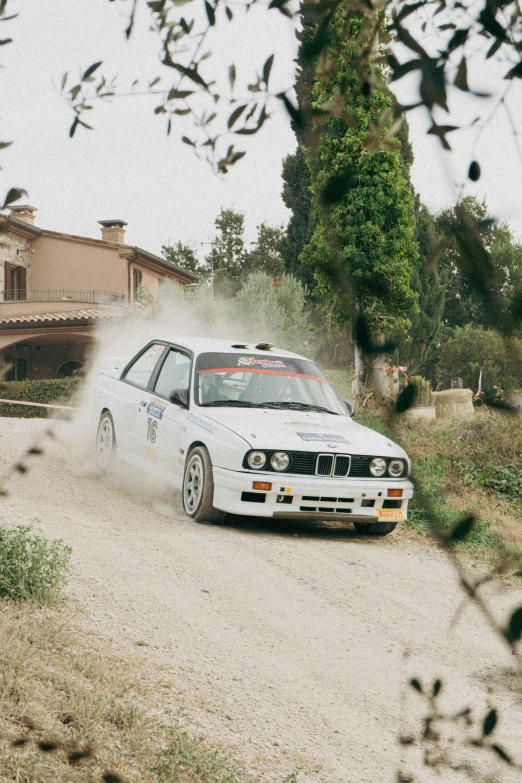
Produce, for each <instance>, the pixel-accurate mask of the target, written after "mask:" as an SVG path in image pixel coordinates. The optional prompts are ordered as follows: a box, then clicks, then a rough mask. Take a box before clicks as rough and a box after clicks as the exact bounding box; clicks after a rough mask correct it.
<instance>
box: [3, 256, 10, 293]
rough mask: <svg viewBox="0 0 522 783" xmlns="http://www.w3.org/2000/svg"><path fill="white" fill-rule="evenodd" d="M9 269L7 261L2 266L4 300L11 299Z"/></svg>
mask: <svg viewBox="0 0 522 783" xmlns="http://www.w3.org/2000/svg"><path fill="white" fill-rule="evenodd" d="M11 268H12V264H9V263H8V262H7V261H6V262H5V264H4V299H6V300H9V299H10V298H11Z"/></svg>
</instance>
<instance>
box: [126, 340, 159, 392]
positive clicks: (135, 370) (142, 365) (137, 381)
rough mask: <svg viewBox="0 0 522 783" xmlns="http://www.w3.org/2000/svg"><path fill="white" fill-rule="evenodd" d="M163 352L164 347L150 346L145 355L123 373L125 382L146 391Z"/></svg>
mask: <svg viewBox="0 0 522 783" xmlns="http://www.w3.org/2000/svg"><path fill="white" fill-rule="evenodd" d="M164 350H165V346H164V345H157V344H154V345H151V346H150V348H147V350H146V351H145V353H142V354H141V356H140V357H139V358H138V359H136V361H135V362H134V364H133V365H131V366H130V367H129V369H128V370H127V372H126V373H125V380H126V381H128V382H129V383H132V385H133V386H139V387H140V389H146V388H147V386H148V383H149V380H150V376H151V375H152V373H153V370H154V368H155V366H156V365H157V363H158V361H159V360H160V357H161V356H162V354H163V351H164Z"/></svg>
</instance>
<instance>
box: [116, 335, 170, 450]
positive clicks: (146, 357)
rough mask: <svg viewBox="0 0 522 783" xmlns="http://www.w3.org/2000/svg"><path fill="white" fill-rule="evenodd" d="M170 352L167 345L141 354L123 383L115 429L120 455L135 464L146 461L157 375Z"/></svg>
mask: <svg viewBox="0 0 522 783" xmlns="http://www.w3.org/2000/svg"><path fill="white" fill-rule="evenodd" d="M166 351H167V346H166V344H165V343H159V342H154V343H152V344H151V345H148V346H147V347H146V348H144V349H143V351H141V353H140V354H138V356H137V357H136V359H134V361H133V362H132V363H131V364H130V365H129V366H128V367H127V369H126V370H125V371H124V374H123V376H122V378H121V382H120V389H119V391H120V395H119V396H120V400H119V410H118V411H117V415H116V420H115V428H116V441H117V444H118V451H119V452H123V453H122V454H121V456H122V457H123V458H124V459H125V458H127V459H130V461H132V462H136V461H139V460H141V459H143V458H144V456H145V455H144V451H143V444H144V441H145V435H146V431H147V414H146V408H147V405H148V403H149V400H150V397H151V394H150V391H149V387H150V384H151V382H152V378H153V374H154V371H155V370H156V369H157V367H158V364H159V362H160V360H161V358H162V357H163V355H164V354H165V353H166Z"/></svg>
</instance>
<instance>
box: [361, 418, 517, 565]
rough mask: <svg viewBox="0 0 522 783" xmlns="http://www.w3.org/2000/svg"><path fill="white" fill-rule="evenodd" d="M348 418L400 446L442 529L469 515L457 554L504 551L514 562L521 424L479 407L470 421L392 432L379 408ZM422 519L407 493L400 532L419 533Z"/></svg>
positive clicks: (413, 424) (425, 524) (405, 426)
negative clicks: (470, 521) (469, 529)
mask: <svg viewBox="0 0 522 783" xmlns="http://www.w3.org/2000/svg"><path fill="white" fill-rule="evenodd" d="M356 420H357V421H358V422H360V423H361V424H364V425H366V426H368V427H371V428H372V429H375V430H377V431H378V432H380V433H381V434H383V435H386V436H387V437H389V438H391V439H393V440H395V441H397V442H399V443H400V444H401V446H403V448H404V449H405V450H406V452H407V453H408V455H409V457H410V458H411V460H412V468H413V473H414V478H415V481H416V482H418V484H419V486H421V487H422V489H423V492H424V495H425V497H426V499H427V500H428V501H429V503H430V505H431V507H432V508H433V509H434V510H435V512H436V515H437V519H438V521H439V523H440V525H441V527H442V528H443V530H444V531H446V532H449V531H450V530H451V529H452V528H453V527H454V526H455V524H456V522H457V521H458V520H459V519H460V518H461V517H462V516H463V514H468V513H472V514H474V515H475V517H476V519H477V523H476V525H475V527H474V528H473V530H472V532H471V534H470V536H469V537H468V538H467V539H466V540H465V541H464V542H462V543H460V544H458V547H459V548H460V549H462V550H467V551H468V552H469V553H470V554H472V555H473V556H480V557H484V558H489V559H491V558H492V557H499V556H501V555H504V554H505V553H506V552H508V553H509V554H511V555H512V556H513V557H514V559H515V560H518V561H519V562H521V561H522V525H521V524H520V521H519V520H520V518H521V516H522V472H521V470H522V420H521V419H518V418H516V417H514V416H511V415H509V414H506V413H504V412H500V411H497V410H495V409H491V408H487V407H483V408H479V409H476V410H475V413H474V415H473V418H472V419H468V420H458V419H455V420H444V419H436V420H426V419H420V418H419V419H409V420H404V421H399V422H398V423H397V427H396V429H395V431H392V430H391V428H390V426H389V425H388V424H387V422H386V412H385V411H382V410H379V409H376V410H365V411H361V412H358V413H357V416H356ZM429 522H430V520H429V519H428V518H427V512H426V510H425V508H424V506H423V505H422V504H421V502H420V493H419V492H417V493H414V495H413V498H412V500H411V501H410V503H409V507H408V521H407V522H406V524H405V527H406V528H408V529H410V530H412V531H413V532H415V533H418V534H421V535H426V534H427V533H428V531H429Z"/></svg>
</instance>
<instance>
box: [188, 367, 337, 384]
mask: <svg viewBox="0 0 522 783" xmlns="http://www.w3.org/2000/svg"><path fill="white" fill-rule="evenodd" d="M202 372H211V373H217V372H233V373H237V372H244V373H260V374H263V375H286V376H289V377H290V378H306V379H307V380H309V381H319V383H327V384H328V385H329V386H331V383H330V381H329V380H328V379H327V378H318V377H317V376H316V375H305V374H304V373H301V372H288V371H287V370H261V369H258V368H257V367H211V368H209V369H208V370H207V369H205V370H197V373H198V375H199V374H200V373H202Z"/></svg>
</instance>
